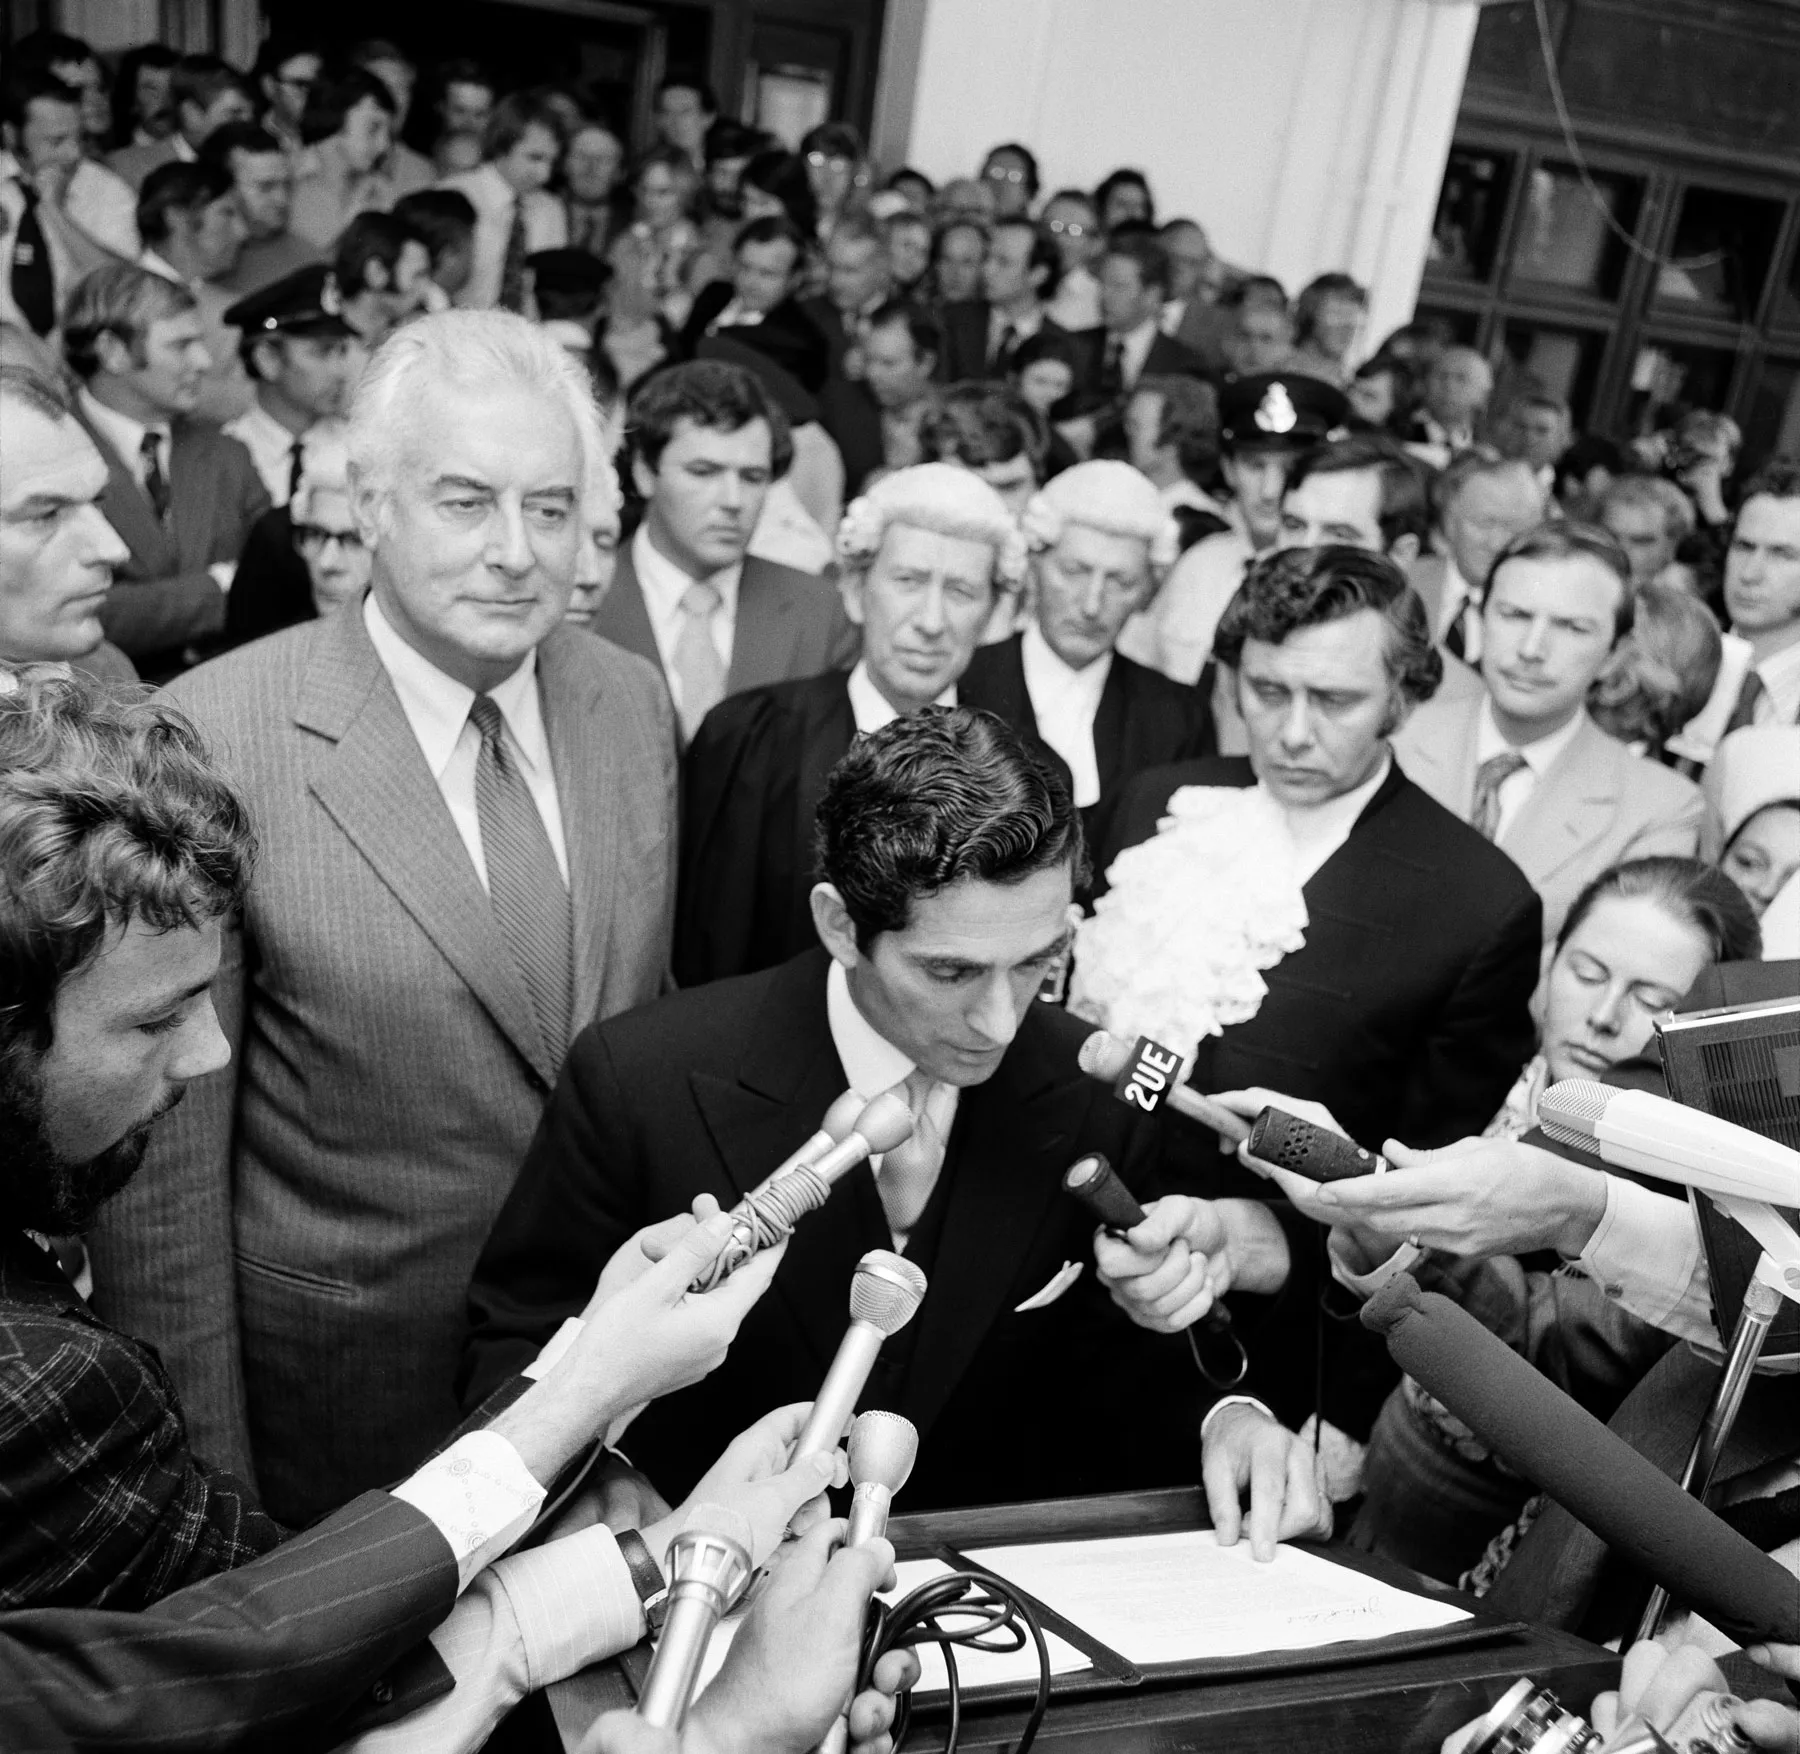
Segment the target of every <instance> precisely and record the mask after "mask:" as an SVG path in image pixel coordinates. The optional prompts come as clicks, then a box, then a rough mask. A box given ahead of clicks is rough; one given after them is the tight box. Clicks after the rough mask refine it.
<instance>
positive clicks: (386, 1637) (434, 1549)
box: [0, 1492, 456, 1754]
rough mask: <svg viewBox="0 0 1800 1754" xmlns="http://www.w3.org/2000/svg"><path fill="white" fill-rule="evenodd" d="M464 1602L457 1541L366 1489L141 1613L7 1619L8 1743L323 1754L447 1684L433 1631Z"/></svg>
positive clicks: (0, 1619) (18, 1749)
mask: <svg viewBox="0 0 1800 1754" xmlns="http://www.w3.org/2000/svg"><path fill="white" fill-rule="evenodd" d="M455 1601H456V1560H455V1558H454V1556H453V1555H452V1553H451V1551H450V1546H449V1543H448V1542H446V1541H445V1539H444V1537H443V1536H442V1535H441V1534H440V1533H439V1532H438V1530H437V1528H436V1527H435V1526H434V1525H433V1524H432V1523H431V1521H430V1520H429V1519H428V1518H427V1517H425V1516H424V1515H423V1514H422V1513H421V1512H419V1511H417V1510H415V1509H413V1507H412V1506H411V1505H410V1504H404V1503H402V1502H401V1501H400V1500H399V1499H397V1498H390V1497H389V1496H388V1495H387V1494H386V1493H384V1492H371V1493H368V1494H366V1495H365V1496H363V1497H361V1498H358V1499H357V1500H356V1501H355V1502H354V1503H352V1504H348V1505H346V1506H345V1507H344V1508H343V1509H342V1510H341V1511H339V1512H338V1513H337V1514H336V1515H335V1516H332V1517H330V1518H328V1519H327V1520H326V1521H325V1522H322V1523H320V1524H318V1525H317V1527H315V1528H312V1529H309V1530H308V1531H307V1532H306V1533H305V1534H303V1535H297V1536H295V1537H294V1539H293V1540H291V1541H288V1542H286V1543H284V1544H283V1545H282V1546H280V1547H278V1548H277V1549H276V1550H275V1551H274V1552H273V1553H270V1554H268V1555H267V1556H266V1557H264V1558H262V1559H258V1560H256V1561H255V1562H254V1563H253V1564H250V1565H247V1566H244V1567H242V1568H240V1569H239V1570H237V1571H227V1572H222V1573H220V1574H219V1575H218V1576H216V1577H210V1578H208V1579H206V1580H205V1581H204V1582H202V1583H196V1584H192V1585H190V1586H189V1587H188V1588H187V1589H184V1590H181V1591H179V1592H178V1593H177V1594H175V1595H172V1596H168V1597H165V1598H164V1599H163V1600H162V1601H160V1602H157V1603H155V1604H154V1605H152V1606H150V1607H147V1608H145V1609H143V1610H142V1611H141V1612H137V1613H126V1612H121V1611H116V1610H112V1611H109V1610H103V1609H79V1608H30V1609H22V1610H19V1611H18V1612H15V1613H10V1614H3V1615H0V1724H3V1725H4V1726H5V1728H4V1733H3V1735H0V1740H4V1742H5V1746H6V1749H7V1754H70V1751H71V1750H89V1749H92V1750H102V1749H104V1750H110V1751H115V1754H175V1751H176V1750H181V1751H182V1754H211V1751H221V1754H222V1751H223V1750H227V1749H244V1750H247V1751H248V1750H255V1751H257V1754H262V1751H263V1750H274V1751H280V1754H286V1751H290V1750H292V1751H295V1754H298V1751H300V1750H307V1751H309V1754H310V1751H311V1750H320V1751H321V1754H322V1751H323V1750H325V1749H328V1748H333V1747H336V1746H337V1745H338V1743H339V1742H341V1741H343V1740H345V1739H346V1738H347V1737H350V1736H353V1735H358V1734H360V1733H362V1732H363V1731H365V1730H369V1729H373V1728H375V1727H376V1726H377V1725H379V1724H383V1723H388V1722H391V1721H392V1720H394V1719H395V1718H398V1717H402V1716H404V1715H406V1714H407V1713H409V1712H412V1711H415V1710H417V1709H418V1708H419V1707H420V1706H423V1705H426V1704H429V1703H430V1702H431V1701H432V1700H433V1699H436V1698H440V1697H442V1696H443V1695H444V1694H445V1693H447V1692H449V1691H450V1686H451V1680H450V1673H449V1671H448V1670H447V1669H446V1668H445V1667H444V1665H443V1663H442V1661H441V1660H440V1659H439V1658H438V1656H437V1653H436V1652H435V1651H434V1650H433V1648H432V1647H431V1645H430V1644H429V1643H428V1642H425V1640H426V1638H427V1635H428V1634H429V1633H430V1632H431V1630H432V1628H433V1627H435V1626H436V1625H437V1624H438V1623H439V1622H440V1621H441V1620H442V1619H443V1618H444V1617H445V1615H447V1614H448V1613H449V1612H450V1609H451V1607H452V1606H453V1605H454V1603H455Z"/></svg>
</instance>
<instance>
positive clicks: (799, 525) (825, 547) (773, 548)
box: [744, 475, 837, 574]
mask: <svg viewBox="0 0 1800 1754" xmlns="http://www.w3.org/2000/svg"><path fill="white" fill-rule="evenodd" d="M744 552H745V553H746V554H754V555H755V556H756V558H757V559H758V560H772V561H774V562H775V564H776V565H777V566H791V567H792V568H793V569H794V570H795V571H796V572H810V573H821V574H822V573H823V572H824V571H825V569H826V568H827V567H828V566H830V565H831V563H832V562H833V561H834V560H835V559H836V558H837V554H836V551H835V550H834V549H833V548H832V546H831V538H830V537H829V536H827V535H826V534H825V532H824V530H823V529H821V528H820V526H819V524H818V523H817V522H816V521H815V520H814V518H813V515H812V513H811V512H809V511H808V510H807V509H806V507H805V505H803V504H802V503H801V499H800V496H799V494H797V493H796V492H795V491H794V484H793V482H791V481H790V480H789V479H788V478H787V476H785V475H784V476H782V478H781V479H780V480H779V481H771V482H770V483H769V491H768V495H767V497H766V498H765V499H764V500H763V508H762V511H761V512H760V513H759V514H758V516H757V519H756V528H755V529H754V530H752V531H751V532H750V546H749V547H748V548H747V549H745V551H744Z"/></svg>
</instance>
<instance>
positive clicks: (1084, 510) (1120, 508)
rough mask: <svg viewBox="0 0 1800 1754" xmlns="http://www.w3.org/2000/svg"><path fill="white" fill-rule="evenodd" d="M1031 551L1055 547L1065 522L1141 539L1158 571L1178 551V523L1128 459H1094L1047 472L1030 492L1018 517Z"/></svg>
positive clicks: (1153, 568) (1163, 569) (1165, 567)
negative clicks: (1023, 513) (1058, 471)
mask: <svg viewBox="0 0 1800 1754" xmlns="http://www.w3.org/2000/svg"><path fill="white" fill-rule="evenodd" d="M1020 523H1021V524H1022V525H1023V526H1024V529H1025V540H1026V541H1027V542H1029V543H1030V544H1031V549H1032V552H1033V553H1034V554H1042V553H1044V552H1045V551H1046V550H1047V549H1051V548H1054V547H1055V546H1056V545H1057V543H1058V542H1060V541H1061V540H1062V535H1063V531H1064V530H1065V529H1067V528H1068V526H1069V525H1070V524H1086V525H1087V526H1088V528H1089V529H1092V530H1101V531H1104V532H1105V534H1107V535H1108V536H1135V537H1136V538H1137V539H1138V540H1139V541H1141V542H1143V543H1145V544H1146V545H1147V547H1148V549H1149V554H1150V568H1151V571H1152V572H1154V573H1156V574H1157V575H1158V576H1160V575H1161V574H1163V573H1165V572H1167V571H1168V570H1169V568H1170V567H1172V566H1173V565H1174V564H1175V561H1176V559H1177V557H1178V556H1179V555H1180V553H1181V526H1180V525H1179V524H1177V523H1176V522H1175V520H1174V518H1172V517H1171V516H1170V515H1169V509H1168V507H1167V506H1165V505H1164V504H1163V499H1162V495H1161V494H1160V493H1158V492H1157V491H1156V486H1155V483H1153V482H1152V481H1151V480H1150V478H1149V477H1148V476H1147V475H1145V474H1143V473H1142V472H1141V471H1139V470H1137V469H1134V468H1132V466H1131V465H1130V464H1129V463H1115V462H1111V461H1108V460H1107V459H1105V458H1096V459H1095V460H1094V461H1093V462H1091V463H1077V464H1076V465H1075V466H1074V468H1072V469H1065V470H1064V471H1063V472H1062V473H1061V474H1060V475H1056V476H1052V477H1051V479H1050V480H1048V481H1046V482H1045V483H1044V485H1043V486H1042V487H1040V488H1039V489H1038V491H1037V492H1036V493H1034V494H1033V495H1032V496H1031V499H1030V501H1029V503H1028V504H1027V505H1026V507H1025V515H1024V516H1023V517H1022V518H1021V519H1020Z"/></svg>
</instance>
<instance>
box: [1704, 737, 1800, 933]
mask: <svg viewBox="0 0 1800 1754" xmlns="http://www.w3.org/2000/svg"><path fill="white" fill-rule="evenodd" d="M1704 784H1705V791H1706V795H1707V797H1708V799H1709V800H1710V801H1711V803H1712V806H1713V810H1714V812H1715V814H1716V815H1717V818H1718V823H1719V828H1720V834H1719V842H1718V844H1719V848H1720V855H1719V869H1720V870H1721V871H1723V872H1724V873H1725V875H1726V876H1727V877H1729V878H1730V879H1731V880H1732V882H1733V883H1735V884H1736V885H1737V886H1738V888H1739V889H1741V890H1742V891H1743V892H1744V894H1745V895H1746V896H1747V897H1748V898H1749V901H1750V905H1751V906H1752V907H1753V908H1755V909H1756V912H1757V915H1758V917H1759V918H1760V919H1761V921H1762V930H1763V937H1764V939H1765V940H1766V942H1765V945H1764V950H1763V954H1764V955H1765V956H1771V957H1773V956H1794V955H1797V954H1800V950H1796V949H1795V948H1794V946H1795V944H1796V942H1797V941H1800V725H1747V726H1745V727H1744V728H1743V729H1742V730H1740V731H1733V732H1732V733H1731V735H1730V736H1729V737H1727V738H1726V739H1725V740H1724V742H1722V743H1721V744H1720V745H1719V748H1718V753H1717V754H1716V755H1714V756H1713V759H1712V763H1711V765H1710V766H1709V767H1708V768H1707V770H1706V779H1705V782H1704Z"/></svg>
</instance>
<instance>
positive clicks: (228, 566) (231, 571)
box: [206, 560, 237, 596]
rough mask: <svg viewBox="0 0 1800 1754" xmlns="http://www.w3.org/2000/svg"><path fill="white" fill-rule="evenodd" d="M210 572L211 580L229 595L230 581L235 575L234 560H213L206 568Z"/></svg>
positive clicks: (235, 563)
mask: <svg viewBox="0 0 1800 1754" xmlns="http://www.w3.org/2000/svg"><path fill="white" fill-rule="evenodd" d="M206 570H207V571H208V572H209V573H211V574H212V582H213V583H214V584H215V585H217V586H218V587H219V589H220V590H221V591H222V592H223V593H224V594H225V595H226V596H230V595H231V581H232V580H233V579H235V578H236V577H237V562H236V561H235V560H215V561H214V562H213V563H212V565H211V566H209V567H208V568H207V569H206Z"/></svg>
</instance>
